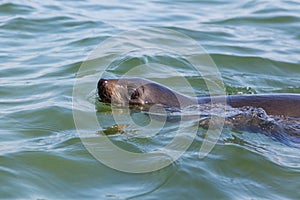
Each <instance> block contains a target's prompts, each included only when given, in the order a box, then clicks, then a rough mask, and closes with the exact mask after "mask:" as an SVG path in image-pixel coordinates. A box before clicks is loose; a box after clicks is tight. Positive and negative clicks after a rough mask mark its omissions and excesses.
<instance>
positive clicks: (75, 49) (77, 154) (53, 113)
mask: <svg viewBox="0 0 300 200" xmlns="http://www.w3.org/2000/svg"><path fill="white" fill-rule="evenodd" d="M299 13H300V3H299V2H298V1H297V0H289V1H283V0H282V1H280V0H274V1H263V0H256V1H254V0H253V1H252V0H247V1H234V0H230V1H220V0H216V1H171V0H165V1H164V0H156V1H154V0H153V1H152V0H151V1H126V3H125V2H123V1H119V0H113V1H95V0H86V1H72V0H70V1H13V2H10V1H0V46H1V48H0V61H1V64H0V94H1V99H0V119H1V122H0V177H1V178H0V199H300V192H299V188H300V161H299V160H300V159H299V158H300V151H299V149H296V148H292V147H288V146H285V145H284V144H281V143H279V142H277V141H274V140H272V139H271V138H269V137H266V136H264V135H261V134H254V133H249V132H241V133H240V132H239V133H238V132H233V131H231V130H224V131H223V133H222V135H221V137H220V139H219V142H218V143H217V145H216V146H215V147H214V149H213V150H212V151H211V152H210V153H209V154H208V156H207V157H205V158H204V159H199V157H198V155H199V149H200V147H201V145H202V144H203V142H204V137H205V131H204V130H202V129H201V130H199V131H198V132H197V135H196V137H195V138H194V140H193V143H192V144H191V145H190V147H189V148H188V150H186V151H185V153H184V154H183V155H182V156H181V157H180V158H179V159H177V160H176V161H175V162H173V163H172V164H170V165H169V166H167V167H165V168H163V169H161V170H158V171H153V172H149V173H142V174H134V173H125V172H121V171H118V170H115V169H112V168H110V167H108V166H106V165H105V164H103V163H102V162H100V161H99V160H97V159H96V158H95V157H94V156H93V155H91V154H90V152H89V151H88V150H87V148H86V146H84V145H83V143H82V140H81V138H80V137H79V136H81V137H82V135H80V134H78V126H76V124H75V123H74V119H73V114H74V110H75V111H80V112H82V113H87V114H86V115H84V114H83V115H82V116H87V117H82V122H83V123H82V125H83V126H84V127H85V128H84V129H82V130H80V132H81V133H85V132H86V134H87V135H88V136H87V138H89V137H90V138H91V140H90V141H91V143H92V144H96V143H97V142H98V141H99V139H100V140H101V138H102V135H101V134H99V132H101V130H108V131H109V133H123V132H125V133H127V134H115V135H112V136H111V137H110V140H111V141H113V143H114V144H116V145H118V146H120V147H122V148H123V149H126V150H129V151H133V152H149V151H153V150H155V149H157V148H159V147H161V146H164V145H167V144H168V143H169V142H170V140H172V138H173V137H174V134H175V133H176V131H177V130H178V127H177V122H167V123H166V124H165V126H164V128H163V129H162V130H161V131H160V132H159V134H156V135H154V136H152V137H147V138H143V137H135V136H136V135H143V133H148V132H149V131H150V132H151V133H152V132H153V133H156V132H158V130H157V129H156V128H157V127H156V126H152V127H150V128H149V127H146V128H145V126H147V124H148V123H149V119H148V118H147V116H145V115H144V114H143V113H132V114H131V116H132V120H133V121H132V122H131V123H126V119H123V118H122V116H125V118H126V116H127V115H126V110H125V111H124V110H120V111H119V112H116V113H114V114H115V115H117V116H118V117H120V124H121V128H120V130H114V129H107V128H109V127H110V126H112V125H115V123H114V122H113V121H112V120H111V117H112V114H111V111H110V110H109V109H107V108H99V105H95V103H93V99H95V97H96V96H95V91H96V90H95V88H96V82H95V81H96V80H97V78H99V74H100V73H102V72H104V71H105V66H103V65H102V64H103V63H107V62H110V63H112V64H111V66H110V70H106V71H107V73H106V74H108V75H109V76H112V77H118V76H120V75H122V74H124V73H125V72H127V71H128V70H131V67H132V66H137V65H143V64H147V63H150V62H157V63H160V64H163V65H165V66H166V65H167V66H169V68H164V67H163V66H156V67H154V68H147V67H146V68H143V69H142V70H140V71H138V70H137V71H134V72H133V74H134V75H135V76H139V77H144V78H149V79H153V80H156V81H160V82H162V83H166V84H168V85H169V86H172V87H173V88H174V89H175V90H177V91H180V92H184V93H188V94H189V92H190V90H189V88H187V86H186V85H184V84H182V83H183V82H180V81H178V77H179V75H178V74H176V73H173V72H174V71H177V72H180V76H184V77H185V79H186V80H188V81H189V82H190V84H191V85H192V86H193V87H194V89H195V93H196V95H201V94H203V93H205V94H207V93H208V91H207V85H206V82H205V81H203V79H202V78H201V77H200V76H199V75H198V74H197V73H196V74H195V72H194V71H193V70H191V69H190V68H189V67H188V66H189V65H188V63H187V62H185V61H184V60H182V59H181V57H180V55H176V56H174V55H170V54H168V53H165V49H162V50H161V53H155V54H154V55H153V50H152V49H149V48H148V49H147V48H146V47H147V46H145V45H150V44H151V45H156V46H158V47H159V46H163V45H166V43H165V42H164V41H161V40H158V39H157V38H156V37H153V36H154V35H153V33H152V32H151V31H150V32H149V31H144V32H142V34H137V35H136V37H137V38H139V39H140V41H143V42H138V40H137V41H133V40H126V37H124V38H123V39H122V40H120V41H117V42H116V43H115V45H116V46H115V49H118V48H119V47H121V46H122V45H123V46H128V47H132V49H133V50H135V49H138V48H141V47H145V48H146V49H145V51H144V52H142V53H140V52H139V53H135V52H134V51H133V52H127V53H124V54H122V55H119V54H118V52H113V51H112V52H106V54H99V56H98V58H97V59H96V62H93V61H91V62H85V61H86V59H87V58H89V55H90V53H91V52H92V51H93V50H94V49H96V48H97V47H98V46H99V45H100V47H101V45H103V42H105V41H107V39H109V38H110V37H115V36H116V35H118V34H122V33H124V32H126V31H132V30H136V29H142V30H148V29H149V27H152V28H158V27H160V28H161V27H163V28H167V29H168V30H171V31H174V32H178V33H180V34H182V35H186V36H188V37H190V38H192V39H193V40H195V41H197V42H198V44H199V45H202V47H204V49H205V50H206V51H207V52H208V53H209V55H210V56H211V57H212V59H213V60H214V62H215V63H216V65H217V66H218V69H219V71H220V73H221V76H222V79H223V82H224V84H225V87H226V89H227V92H228V93H231V94H236V93H300V76H299V75H300V59H299V55H300V14H299ZM157 35H159V34H157V33H156V36H157ZM160 35H161V36H162V37H164V38H165V39H170V40H171V41H176V42H177V43H176V44H177V45H176V46H172V48H178V50H179V49H187V50H186V52H188V53H190V54H192V53H193V52H194V51H193V50H192V49H189V45H190V44H189V43H186V40H184V39H182V40H181V39H178V37H175V36H174V35H165V36H163V34H160ZM168 45H170V44H168ZM123 46H122V47H123ZM107 48H108V47H107ZM113 56H115V57H114V60H111V59H112V57H113ZM83 63H88V64H90V63H92V64H91V65H93V68H86V69H85V71H84V72H83V74H78V71H79V70H80V69H82V68H81V67H82V64H83ZM97 66H99V68H97ZM170 71H171V72H170ZM76 75H77V76H76ZM78 75H80V76H79V78H78ZM82 77H83V78H84V80H90V81H89V82H87V84H88V87H87V89H86V91H85V92H86V93H88V94H89V96H87V97H86V98H82V99H80V98H79V99H76V98H75V100H78V101H80V102H81V104H80V105H82V107H76V108H74V107H73V101H74V96H73V94H74V93H73V88H74V84H75V83H76V81H77V80H78V79H80V78H81V79H82ZM81 79H80V80H81ZM93 81H94V84H92V85H91V84H90V82H93ZM96 104H97V103H96ZM95 107H96V108H97V109H98V111H97V110H96V109H95ZM100 107H101V106H100ZM91 108H92V109H91ZM90 114H92V115H94V116H96V117H97V119H98V120H99V122H100V123H101V127H92V126H89V124H90V120H89V118H88V116H90ZM122 120H123V121H122ZM134 123H136V124H138V125H139V128H136V127H133V126H132V125H133V124H134ZM122 124H123V126H122ZM183 124H184V125H185V126H184V128H186V129H185V132H189V128H193V127H194V126H193V125H190V124H189V121H185V122H184V123H183ZM143 127H144V128H143ZM118 131H119V132H118ZM83 137H85V136H83ZM185 139H186V138H184V137H182V141H183V140H185ZM101 151H103V152H104V153H107V152H109V151H110V149H107V148H106V149H104V148H103V149H101V148H100V152H99V153H100V154H101ZM157 158H158V159H161V158H162V157H159V156H158V157H157ZM125 159H126V158H125ZM144 162H145V164H147V162H150V160H144Z"/></svg>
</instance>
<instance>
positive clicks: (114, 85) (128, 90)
mask: <svg viewBox="0 0 300 200" xmlns="http://www.w3.org/2000/svg"><path fill="white" fill-rule="evenodd" d="M98 95H99V98H100V101H101V102H103V103H111V104H115V105H121V106H125V105H129V106H134V107H139V108H141V109H148V108H149V107H151V106H152V105H155V104H156V105H160V106H163V107H178V108H181V107H184V106H190V105H198V104H209V103H210V102H211V101H212V98H211V97H209V96H203V97H198V98H191V97H188V96H186V95H183V94H180V93H178V92H175V91H173V90H172V89H170V88H168V87H166V86H163V85H160V84H159V83H156V82H153V81H149V80H146V79H140V78H125V79H100V80H99V82H98ZM213 100H214V101H217V103H218V101H219V103H226V104H227V105H229V106H231V107H233V108H241V107H245V106H250V107H255V108H262V109H264V110H265V112H266V113H267V114H268V115H277V116H286V117H297V118H300V94H245V95H228V96H226V97H223V96H222V97H221V96H220V97H214V98H213Z"/></svg>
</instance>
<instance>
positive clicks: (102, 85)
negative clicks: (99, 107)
mask: <svg viewBox="0 0 300 200" xmlns="http://www.w3.org/2000/svg"><path fill="white" fill-rule="evenodd" d="M98 95H99V97H100V101H102V102H104V103H111V95H110V89H109V83H108V80H107V79H100V80H99V82H98Z"/></svg>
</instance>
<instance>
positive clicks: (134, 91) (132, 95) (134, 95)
mask: <svg viewBox="0 0 300 200" xmlns="http://www.w3.org/2000/svg"><path fill="white" fill-rule="evenodd" d="M138 97H139V92H138V90H137V89H134V90H133V91H132V94H131V96H130V98H131V99H137V98H138Z"/></svg>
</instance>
